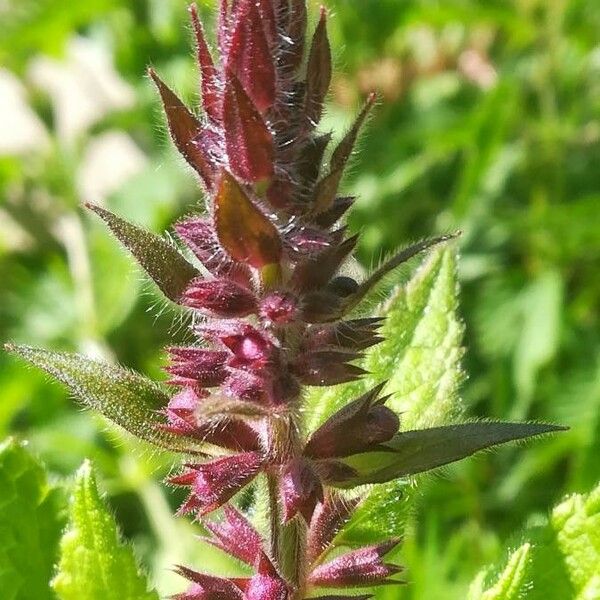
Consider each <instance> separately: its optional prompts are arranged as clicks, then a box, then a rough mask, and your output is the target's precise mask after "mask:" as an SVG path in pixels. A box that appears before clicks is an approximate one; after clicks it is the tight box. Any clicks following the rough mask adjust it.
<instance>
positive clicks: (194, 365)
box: [165, 347, 228, 388]
mask: <svg viewBox="0 0 600 600" xmlns="http://www.w3.org/2000/svg"><path fill="white" fill-rule="evenodd" d="M168 351H169V356H170V365H169V366H168V367H166V369H165V370H166V371H167V373H169V374H170V375H171V379H170V380H169V383H170V384H173V385H183V386H191V387H195V386H198V387H201V388H204V387H215V386H218V385H220V384H221V383H223V381H224V379H225V377H226V376H227V371H226V369H225V362H226V360H227V358H228V355H227V353H226V352H220V351H215V350H207V349H206V348H194V347H187V348H186V347H183V348H180V347H176V348H169V349H168Z"/></svg>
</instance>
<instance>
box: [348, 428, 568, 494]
mask: <svg viewBox="0 0 600 600" xmlns="http://www.w3.org/2000/svg"><path fill="white" fill-rule="evenodd" d="M564 430H565V428H564V427H559V426H556V425H549V424H544V423H485V422H479V423H461V424H458V425H447V426H445V427H431V428H429V429H421V430H418V431H405V432H402V433H398V434H397V435H396V436H395V437H394V438H393V439H392V440H390V441H389V442H386V443H385V444H383V446H384V447H385V448H387V449H389V450H390V452H387V453H385V454H384V453H374V454H373V455H364V456H363V455H358V456H356V457H351V458H350V459H347V460H346V461H344V462H346V463H348V464H349V465H350V466H352V467H353V468H355V469H356V470H357V471H358V474H357V476H356V478H352V480H351V481H350V482H349V484H351V485H352V486H353V487H354V486H357V485H364V484H368V483H386V482H388V481H392V480H393V479H396V478H398V477H404V476H406V475H414V474H416V473H422V472H424V471H429V470H431V469H435V468H437V467H441V466H443V465H447V464H449V463H452V462H455V461H457V460H461V459H463V458H466V457H467V456H471V455H472V454H475V452H479V451H480V450H484V449H486V448H490V447H492V446H497V445H499V444H505V443H507V442H512V441H515V440H521V439H526V438H530V437H533V436H537V435H542V434H544V433H551V432H553V431H564ZM347 485H348V484H346V483H345V482H342V483H341V484H340V486H341V487H346V486H347Z"/></svg>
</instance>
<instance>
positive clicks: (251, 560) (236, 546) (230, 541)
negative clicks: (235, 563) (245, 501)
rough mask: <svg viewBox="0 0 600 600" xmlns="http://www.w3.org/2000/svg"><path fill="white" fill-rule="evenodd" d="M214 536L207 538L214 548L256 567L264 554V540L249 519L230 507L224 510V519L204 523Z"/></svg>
mask: <svg viewBox="0 0 600 600" xmlns="http://www.w3.org/2000/svg"><path fill="white" fill-rule="evenodd" d="M203 524H204V526H205V527H206V528H207V529H208V530H209V531H210V533H211V534H212V536H211V537H210V538H206V541H208V542H209V543H210V544H212V545H213V546H216V547H217V548H220V549H221V550H223V551H224V552H226V553H227V554H230V555H231V556H234V557H235V558H237V559H239V560H241V561H242V562H245V563H246V564H248V565H250V566H255V565H256V564H257V561H258V559H259V557H260V554H261V552H262V539H261V537H260V535H259V534H258V532H257V531H256V529H255V528H254V527H253V526H252V525H251V524H250V522H249V521H248V519H246V517H244V515H242V513H240V512H239V511H238V510H236V509H235V508H233V507H232V506H230V505H226V506H225V507H224V508H223V517H222V519H220V520H218V521H209V520H207V519H205V520H204V521H203Z"/></svg>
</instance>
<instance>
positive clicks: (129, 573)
mask: <svg viewBox="0 0 600 600" xmlns="http://www.w3.org/2000/svg"><path fill="white" fill-rule="evenodd" d="M60 551H61V557H60V563H59V565H58V570H57V574H56V576H55V577H54V579H53V580H52V587H53V588H54V590H55V591H56V593H57V595H58V597H59V598H60V599H61V600H82V598H86V600H158V596H157V594H156V593H155V592H151V591H148V587H149V586H148V582H147V581H146V578H145V577H144V576H143V575H142V574H141V573H140V570H139V568H138V565H137V564H136V560H135V557H134V554H133V550H132V549H131V548H130V547H129V546H127V545H125V544H124V543H123V542H122V541H121V539H120V535H119V532H118V530H117V526H116V524H115V521H114V518H113V516H112V515H111V514H110V512H109V510H108V509H107V507H106V505H105V504H104V502H103V501H102V499H101V498H100V495H99V494H98V489H97V487H96V479H95V477H94V474H93V471H92V468H91V465H90V464H89V463H87V462H86V463H84V464H83V466H82V467H81V469H80V470H79V472H78V473H77V478H76V481H75V486H74V489H73V495H72V498H71V505H70V509H69V524H68V527H67V530H66V532H65V533H64V535H63V537H62V541H61V544H60Z"/></svg>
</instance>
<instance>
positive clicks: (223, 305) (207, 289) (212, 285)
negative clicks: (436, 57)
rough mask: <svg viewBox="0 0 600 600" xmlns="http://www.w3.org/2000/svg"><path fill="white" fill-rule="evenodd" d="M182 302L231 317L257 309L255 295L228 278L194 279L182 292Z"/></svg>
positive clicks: (244, 315)
mask: <svg viewBox="0 0 600 600" xmlns="http://www.w3.org/2000/svg"><path fill="white" fill-rule="evenodd" d="M182 304H184V305H185V306H189V307H190V308H196V309H198V310H204V311H208V312H209V313H211V314H213V315H216V316H218V317H222V318H224V319H232V318H234V317H246V316H248V315H250V314H253V313H255V312H256V311H257V303H256V297H255V296H254V294H253V293H252V292H251V291H250V290H249V289H248V288H246V287H243V286H241V285H238V284H237V283H235V282H234V281H231V280H230V279H225V278H222V279H209V280H205V279H194V280H193V281H192V282H191V283H190V285H189V287H188V288H187V289H186V291H185V293H184V294H183V298H182Z"/></svg>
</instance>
